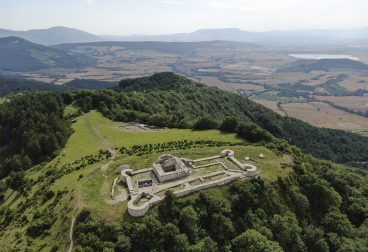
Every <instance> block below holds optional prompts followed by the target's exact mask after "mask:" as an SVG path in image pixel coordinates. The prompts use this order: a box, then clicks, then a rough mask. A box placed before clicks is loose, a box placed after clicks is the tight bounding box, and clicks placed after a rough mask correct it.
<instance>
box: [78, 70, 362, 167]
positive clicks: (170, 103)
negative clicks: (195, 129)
mask: <svg viewBox="0 0 368 252" xmlns="http://www.w3.org/2000/svg"><path fill="white" fill-rule="evenodd" d="M75 99H76V101H77V104H78V105H79V106H80V107H81V108H82V109H83V110H85V111H88V110H90V109H98V110H100V111H101V112H102V113H103V114H104V115H105V116H107V117H109V118H110V119H113V120H117V121H139V122H142V123H148V124H153V125H158V126H168V127H180V128H183V127H184V128H188V127H192V126H193V125H195V124H196V122H197V124H196V126H200V125H199V124H198V123H199V122H200V123H201V124H202V123H204V122H205V123H206V124H203V125H202V126H205V127H206V128H208V127H210V126H214V125H213V123H210V122H211V121H212V122H214V121H215V120H220V121H222V120H223V119H224V118H225V117H233V118H237V119H238V121H239V122H241V121H248V122H253V123H255V124H257V125H258V126H259V127H260V128H256V127H253V126H252V125H251V124H247V128H246V131H245V132H244V133H246V134H249V133H247V131H249V130H250V131H251V132H252V133H251V134H250V136H252V135H255V136H258V135H265V133H264V132H261V131H262V129H263V130H267V131H269V132H271V133H272V134H273V135H274V136H276V137H278V138H282V139H285V140H287V141H288V142H289V143H291V144H293V145H296V146H298V147H300V148H301V149H302V150H304V151H305V152H307V153H311V154H313V155H315V156H316V157H319V158H323V159H328V160H332V161H334V162H339V163H348V164H351V165H354V166H367V162H366V161H367V160H368V145H367V144H366V143H367V142H368V138H367V137H363V136H359V135H357V134H354V133H349V132H345V131H342V130H333V129H325V128H317V127H313V126H311V125H309V124H307V123H304V122H302V121H300V120H297V119H294V118H290V117H282V116H280V115H278V114H276V113H274V112H273V111H271V110H269V109H266V108H265V107H263V106H261V105H259V104H256V103H255V102H253V101H251V100H249V99H247V98H243V97H240V96H239V95H236V94H233V93H229V92H225V91H221V90H219V89H217V88H212V87H207V86H205V85H202V84H198V83H195V82H193V81H191V80H189V79H186V78H184V77H181V76H177V75H174V74H172V73H161V74H155V75H153V76H151V77H145V78H139V79H130V80H123V81H121V82H120V87H119V88H116V89H114V90H104V91H97V92H96V91H89V92H88V91H82V92H79V93H77V94H75ZM203 118H206V119H207V120H206V121H204V120H203ZM199 119H201V120H199ZM229 123H230V121H229V119H228V120H227V121H226V124H228V125H222V126H223V127H225V126H226V128H229V127H230V126H231V125H229ZM207 126H208V127H207ZM231 127H234V126H233V125H232V126H231ZM252 127H253V128H252ZM243 128H244V127H243ZM224 130H225V131H226V129H225V128H224Z"/></svg>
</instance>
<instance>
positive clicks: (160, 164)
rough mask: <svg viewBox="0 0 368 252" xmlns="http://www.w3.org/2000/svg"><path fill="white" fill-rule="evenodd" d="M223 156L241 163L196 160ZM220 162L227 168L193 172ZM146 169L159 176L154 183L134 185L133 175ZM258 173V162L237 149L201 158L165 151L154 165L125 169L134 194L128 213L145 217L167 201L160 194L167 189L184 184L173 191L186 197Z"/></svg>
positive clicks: (123, 175) (129, 188) (122, 173)
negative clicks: (236, 154) (238, 153)
mask: <svg viewBox="0 0 368 252" xmlns="http://www.w3.org/2000/svg"><path fill="white" fill-rule="evenodd" d="M219 158H227V159H228V160H229V161H230V162H232V163H233V164H234V165H235V166H236V167H237V169H228V167H226V166H225V165H224V164H223V163H222V162H215V163H210V164H206V165H202V166H195V163H198V162H203V161H211V160H214V159H219ZM219 164H220V165H222V167H223V168H224V170H223V171H219V172H213V173H209V174H207V175H203V176H191V175H190V171H193V170H196V169H206V168H209V167H212V166H214V165H219ZM145 172H148V173H150V174H151V175H152V176H153V177H154V178H155V179H154V181H153V182H152V183H153V184H152V185H150V186H147V187H145V188H139V187H138V188H137V187H134V185H133V182H132V177H133V176H135V175H137V174H141V173H145ZM257 174H258V172H257V167H256V166H254V165H252V164H249V163H247V164H242V163H241V162H239V160H237V159H236V158H235V157H234V151H232V150H223V151H221V153H220V154H219V155H217V156H213V157H207V158H202V159H197V160H190V159H184V158H182V159H180V158H178V157H175V156H171V155H162V156H160V157H159V159H158V160H157V161H156V162H155V163H154V164H153V168H148V169H142V170H138V171H133V170H131V169H126V170H123V171H121V180H122V181H123V182H124V183H126V184H127V188H128V193H129V196H130V200H129V202H128V213H129V214H130V215H131V216H133V217H141V216H144V215H145V214H146V213H147V212H148V211H149V209H150V208H151V207H153V206H155V205H157V204H158V203H160V202H163V201H164V199H165V196H163V195H158V193H159V192H164V191H166V190H169V189H170V188H174V187H177V186H178V185H183V187H184V188H183V189H179V190H176V191H174V192H173V193H174V195H175V196H176V197H183V196H185V195H188V194H191V193H194V192H197V191H200V190H204V189H208V188H212V187H216V186H221V185H225V184H227V183H230V182H232V181H234V180H236V179H241V178H248V177H254V176H257ZM221 175H223V177H220V178H217V177H218V176H221ZM211 178H213V180H210V181H207V182H206V181H205V180H206V179H207V180H208V179H211ZM197 179H199V180H201V181H203V183H200V184H198V185H190V184H189V183H190V182H193V181H195V180H197Z"/></svg>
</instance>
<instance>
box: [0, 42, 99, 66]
mask: <svg viewBox="0 0 368 252" xmlns="http://www.w3.org/2000/svg"><path fill="white" fill-rule="evenodd" d="M0 59H1V60H0V70H1V71H9V72H26V71H35V70H41V69H47V68H57V67H60V68H73V69H75V68H80V67H84V66H88V65H90V64H93V63H94V62H95V61H94V60H93V59H92V58H90V57H88V56H85V55H80V54H75V53H70V52H65V51H62V50H59V49H56V48H52V47H48V46H43V45H39V44H34V43H32V42H29V41H27V40H25V39H22V38H18V37H6V38H0Z"/></svg>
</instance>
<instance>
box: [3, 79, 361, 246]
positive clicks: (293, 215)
mask: <svg viewBox="0 0 368 252" xmlns="http://www.w3.org/2000/svg"><path fill="white" fill-rule="evenodd" d="M67 104H68V105H71V106H68V108H69V109H70V111H73V113H79V112H80V111H79V110H81V111H85V112H87V111H89V110H92V109H97V110H99V111H101V112H102V113H103V114H104V115H105V116H107V117H109V118H111V119H114V120H116V121H139V122H144V123H149V124H153V125H156V126H168V127H179V128H194V129H195V130H194V131H190V130H186V131H185V132H187V134H189V133H188V132H190V133H191V134H192V133H193V132H195V133H196V132H197V133H198V132H199V131H197V130H203V135H206V134H210V133H209V132H208V131H206V130H207V129H212V128H219V129H220V130H221V131H223V132H222V133H221V132H219V131H216V132H217V133H216V134H218V135H217V137H221V138H224V139H226V138H227V137H230V138H229V139H232V138H233V140H232V141H235V142H234V143H235V144H240V145H239V146H237V147H236V148H238V149H239V150H241V149H242V148H249V149H248V150H251V149H252V148H263V150H267V151H268V153H274V154H273V155H275V156H277V158H279V159H281V160H284V158H285V157H288V159H289V161H288V162H287V163H283V166H281V164H280V167H276V168H275V167H272V165H271V168H269V170H268V172H271V173H273V174H272V175H274V174H278V175H274V178H273V179H269V178H265V177H263V175H264V174H265V170H263V171H262V170H261V171H260V172H261V175H260V178H256V179H252V180H243V181H236V182H234V183H232V184H230V185H227V186H223V187H219V188H214V189H210V190H205V191H201V192H199V193H196V194H193V195H190V196H188V197H184V198H181V199H174V197H173V195H172V193H171V192H166V198H165V201H164V202H163V203H162V204H160V205H158V206H157V207H154V208H153V209H151V210H150V211H149V213H148V214H147V215H146V216H145V217H144V218H141V219H132V218H128V217H127V216H126V215H124V216H123V211H126V207H125V208H124V205H123V204H126V203H123V202H120V203H121V205H119V204H117V205H110V204H109V200H111V198H104V195H105V194H104V193H103V192H104V191H105V190H106V188H107V194H108V195H110V190H109V189H110V187H109V184H110V182H111V181H113V179H114V178H116V176H117V174H116V173H114V169H115V167H117V166H118V165H121V164H122V163H130V161H132V160H134V159H135V160H141V161H143V163H144V164H146V162H145V161H147V158H152V157H154V158H157V155H159V152H157V153H156V152H154V153H152V152H149V151H145V150H144V147H147V148H148V147H149V146H151V147H152V149H151V150H153V149H154V148H153V146H154V145H152V144H148V143H149V142H148V141H147V142H145V141H146V139H145V137H147V135H143V134H146V133H148V134H160V133H165V130H163V131H160V130H158V131H148V132H144V131H143V132H128V131H123V130H122V129H121V128H120V127H119V126H118V125H119V123H116V124H112V123H113V122H111V121H109V120H107V119H106V118H104V119H101V118H98V119H97V120H95V121H88V120H87V121H84V122H77V123H76V124H75V125H74V126H75V128H74V127H73V129H76V131H75V132H76V133H77V134H79V136H78V138H76V139H74V140H73V143H69V142H68V144H70V145H69V150H67V151H66V149H67V148H65V149H63V151H62V152H61V153H60V154H59V155H57V154H58V152H59V150H61V149H62V148H63V147H64V145H65V142H66V140H67V139H68V137H69V135H70V134H71V133H72V132H71V128H70V123H69V122H68V119H67V116H66V114H64V112H65V111H64V110H65V105H67ZM71 108H72V109H71ZM93 113H95V114H99V115H100V113H97V112H93ZM87 115H88V114H85V115H82V116H81V117H78V120H85V119H83V118H84V117H85V116H87ZM103 120H107V121H108V123H106V124H102V125H104V126H101V125H99V126H98V127H97V125H93V123H91V122H95V124H98V123H99V122H100V123H101V121H103ZM113 125H115V126H113ZM257 125H259V126H257ZM120 126H121V125H120ZM263 128H264V129H267V130H268V131H269V132H272V133H273V135H274V136H278V137H281V138H284V139H286V140H288V141H290V142H291V143H293V144H296V145H298V146H300V147H301V148H302V149H303V150H304V151H305V152H310V153H312V154H314V155H315V156H319V157H323V158H326V159H331V160H335V161H339V162H352V163H353V161H357V160H359V161H362V162H363V161H364V160H367V154H368V151H367V149H366V148H367V146H366V143H367V138H363V137H360V136H356V135H354V134H351V133H346V132H344V131H337V130H327V129H317V128H315V127H312V126H310V125H308V124H305V123H302V122H300V121H298V120H295V119H291V118H283V117H281V116H278V115H276V114H275V113H273V112H271V111H270V110H268V109H265V108H264V107H262V106H260V105H257V104H256V103H254V102H252V101H250V100H248V99H245V98H242V97H240V96H238V95H236V94H232V93H228V92H224V91H221V90H219V89H216V88H209V87H207V86H204V85H201V84H197V83H195V82H192V81H190V80H188V79H185V78H183V77H180V76H177V75H174V74H171V73H162V74H156V75H154V76H152V77H147V78H141V79H136V80H124V81H122V82H121V83H120V86H119V87H118V88H114V89H111V90H99V91H70V92H66V93H30V94H19V95H14V96H12V97H11V98H10V99H9V100H7V101H6V102H4V103H2V104H1V105H0V135H1V139H0V172H1V173H0V245H4V247H6V248H10V247H12V244H13V243H11V242H14V247H16V248H22V249H20V251H29V250H32V249H34V250H36V251H50V250H51V251H65V250H66V248H67V246H68V244H69V242H70V241H69V240H68V238H69V237H68V235H67V234H69V231H70V223H71V216H76V215H75V213H76V212H77V210H78V209H81V208H83V210H82V211H81V212H80V214H79V216H78V218H77V219H76V221H75V228H74V251H101V252H102V251H214V252H215V251H250V252H258V251H287V252H295V251H310V252H315V251H323V252H324V251H326V252H327V251H366V250H367V248H368V237H367V234H368V222H367V217H368V193H367V192H368V174H367V171H366V170H363V169H357V168H351V167H348V166H343V165H336V164H333V163H332V162H330V161H322V160H319V159H316V158H315V157H313V156H311V155H305V154H303V152H302V151H301V150H300V149H299V148H297V147H295V146H291V145H289V144H288V143H287V141H285V140H283V139H279V138H276V137H273V136H271V134H270V133H269V132H267V131H266V130H264V129H263ZM78 130H79V132H78ZM99 130H100V131H99ZM176 130H177V129H176ZM166 131H167V133H165V134H167V136H170V138H171V140H174V141H172V142H171V144H173V145H174V146H175V144H178V143H179V142H181V143H189V142H192V141H187V140H185V141H176V140H177V138H178V136H179V135H173V134H171V133H169V132H170V130H166ZM177 131H179V130H177ZM101 132H102V133H101ZM112 132H113V133H112ZM200 132H202V131H200ZM229 132H232V133H237V135H235V134H231V133H229ZM76 133H75V134H76ZM137 133H138V134H142V135H139V136H140V137H135V138H134V140H137V139H138V138H139V140H140V141H141V143H140V144H142V145H136V144H135V145H133V146H130V147H129V146H128V141H129V139H127V137H128V136H129V134H133V135H134V136H137V135H135V134H137ZM177 134H178V133H177ZM212 134H213V133H212ZM90 135H92V136H90ZM104 135H108V137H109V139H110V140H111V139H114V138H119V139H118V140H117V141H116V143H118V144H119V145H126V146H127V147H129V148H132V149H137V150H139V151H137V152H133V151H131V152H125V151H123V152H122V150H126V148H125V149H124V148H122V146H114V145H111V147H112V148H113V147H115V148H114V149H115V150H116V151H118V152H119V153H118V154H117V160H114V158H112V159H109V158H111V153H110V152H109V151H106V150H105V151H104V150H99V148H100V147H99V146H107V145H106V143H107V140H106V138H104ZM74 136H75V135H73V136H72V138H73V137H74ZM122 136H124V137H122ZM143 136H145V137H143ZM158 136H159V135H155V137H154V139H157V138H159V137H158ZM210 136H211V135H210ZM212 136H214V135H212ZM85 137H86V138H87V139H84V138H85ZM180 137H184V138H186V137H187V135H185V134H182V133H181V134H180ZM72 138H71V139H72ZM131 138H133V137H131ZM91 139H92V142H90V140H91ZM147 139H148V137H147ZM150 139H151V140H152V139H153V137H152V135H151V137H150ZM160 140H162V141H168V140H167V139H166V138H165V139H160ZM211 140H212V139H211ZM244 140H245V141H244ZM130 141H131V139H130ZM239 141H241V142H239ZM98 142H101V143H100V144H101V145H98V146H87V144H91V143H93V144H96V145H97V144H98ZM210 142H211V141H210ZM81 143H85V144H84V145H83V146H81ZM212 143H215V142H212ZM219 143H220V142H219ZM228 144H230V142H229V143H228ZM155 146H158V145H155ZM159 146H161V147H162V146H164V144H160V145H159ZM176 146H177V148H171V149H170V151H177V152H178V151H179V152H181V151H184V150H186V151H192V152H193V153H197V152H198V151H204V150H205V151H208V150H210V149H211V148H214V144H212V145H211V146H210V145H209V146H206V147H205V148H202V149H201V148H195V149H190V148H192V147H193V148H194V147H195V146H190V145H185V146H182V147H184V148H182V149H180V148H178V145H176ZM118 147H120V148H118ZM231 147H234V148H235V146H231ZM102 148H105V147H102ZM106 148H109V147H106ZM218 148H222V146H219V147H218ZM85 149H88V150H90V149H91V152H87V153H88V155H87V154H84V155H87V156H83V155H82V154H80V153H79V152H82V153H83V151H84V150H85ZM165 151H166V149H165ZM257 153H259V149H257ZM196 155H198V154H196ZM54 156H57V158H55V159H53V160H52V157H54ZM132 158H133V159H132ZM64 159H65V160H64ZM129 160H130V161H129ZM48 161H49V162H48ZM107 161H108V162H109V163H110V162H112V163H113V165H114V166H113V168H108V170H103V169H102V167H105V165H103V164H104V162H107ZM264 161H265V162H269V160H268V159H267V157H266V158H265V159H264ZM114 162H116V163H114ZM260 163H261V161H259V162H258V163H257V165H260V168H262V166H261V164H260ZM34 164H38V165H36V166H34ZM141 164H142V163H141ZM354 164H356V165H358V164H357V163H355V162H354ZM273 165H275V164H273ZM29 167H32V169H27V168H29ZM140 167H141V166H139V167H138V168H140ZM263 168H266V166H264V167H263ZM285 169H286V170H285ZM285 171H288V172H285ZM108 178H110V179H111V181H109V180H108ZM105 182H106V183H105ZM83 203H85V205H84V207H83ZM111 209H113V211H112V210H111ZM74 210H75V211H74ZM114 213H115V214H116V213H117V214H116V216H118V219H119V221H116V219H114V218H113V216H114ZM101 215H102V216H103V217H101ZM115 218H116V217H115ZM3 240H6V244H2V241H3ZM0 250H1V249H0Z"/></svg>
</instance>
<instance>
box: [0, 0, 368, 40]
mask: <svg viewBox="0 0 368 252" xmlns="http://www.w3.org/2000/svg"><path fill="white" fill-rule="evenodd" d="M367 10H368V0H0V28H6V29H15V30H27V29H32V28H48V27H51V26H68V27H74V28H78V29H82V30H85V31H88V32H92V33H95V34H111V35H129V34H169V33H177V32H191V31H194V30H196V29H200V28H227V27H236V28H240V29H243V30H249V31H267V30H291V29H301V28H306V29H311V28H352V27H366V26H368V15H367V14H366V11H367Z"/></svg>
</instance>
